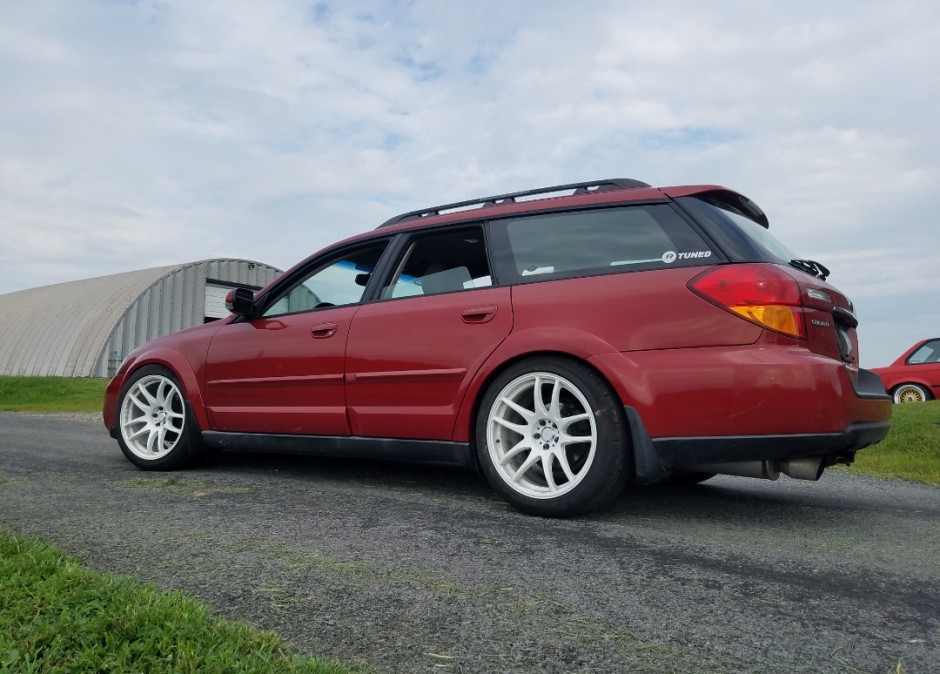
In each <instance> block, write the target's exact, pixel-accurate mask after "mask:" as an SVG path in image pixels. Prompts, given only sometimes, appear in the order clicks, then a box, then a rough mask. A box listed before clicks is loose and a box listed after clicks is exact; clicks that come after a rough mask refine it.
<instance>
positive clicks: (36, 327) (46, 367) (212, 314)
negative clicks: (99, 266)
mask: <svg viewBox="0 0 940 674" xmlns="http://www.w3.org/2000/svg"><path fill="white" fill-rule="evenodd" d="M280 273H281V270H280V269H277V268H275V267H271V266H269V265H266V264H262V263H260V262H252V261H250V260H231V259H214V260H202V261H201V262H191V263H188V264H178V265H172V266H168V267H155V268H153V269H141V270H140V271H131V272H126V273H123V274H113V275H111V276H101V277H98V278H91V279H85V280H82V281H73V282H70V283H59V284H56V285H51V286H45V287H42V288H32V289H30V290H21V291H19V292H15V293H9V294H7V295H0V316H3V321H0V374H8V375H35V376H50V377H52V376H57V377H110V376H113V375H114V373H115V372H116V371H117V368H118V367H119V366H120V364H121V361H123V360H124V358H125V357H126V356H127V354H129V353H130V352H131V351H133V350H134V349H135V348H137V347H138V346H140V345H141V344H144V343H146V342H148V341H150V340H151V339H155V338H157V337H161V336H163V335H167V334H169V333H171V332H176V331H177V330H182V329H183V328H188V327H192V326H194V325H199V324H201V323H207V322H209V321H212V320H215V319H217V318H224V317H225V316H228V314H229V312H228V311H226V309H225V296H226V294H227V293H228V291H229V290H230V289H231V288H233V287H235V286H242V287H247V288H252V289H260V288H262V287H264V286H266V285H267V284H268V283H270V282H271V281H273V280H274V279H275V278H276V277H277V276H278V275H279V274H280Z"/></svg>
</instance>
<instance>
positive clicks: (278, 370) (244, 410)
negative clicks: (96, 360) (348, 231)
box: [205, 240, 387, 435]
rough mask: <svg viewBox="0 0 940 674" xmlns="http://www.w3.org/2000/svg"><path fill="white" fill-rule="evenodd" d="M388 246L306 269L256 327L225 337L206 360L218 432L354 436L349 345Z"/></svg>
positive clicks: (274, 295)
mask: <svg viewBox="0 0 940 674" xmlns="http://www.w3.org/2000/svg"><path fill="white" fill-rule="evenodd" d="M386 246H387V242H386V241H384V240H383V241H380V242H372V243H369V244H366V245H360V246H354V247H352V248H348V249H344V250H341V251H339V252H337V253H333V254H329V255H327V256H325V257H324V258H319V259H316V260H314V261H312V262H311V263H310V264H308V265H305V266H304V267H303V268H301V269H299V270H298V271H297V272H296V273H292V274H290V276H289V277H285V279H284V280H283V281H282V282H281V283H279V284H278V285H277V286H275V287H273V288H272V289H271V291H270V292H269V293H266V296H265V297H262V298H259V300H258V306H257V307H256V311H255V314H254V316H253V317H251V319H250V320H248V319H243V320H236V321H235V322H233V323H230V324H229V325H226V326H224V327H223V328H221V329H220V330H219V332H218V333H217V334H216V335H215V337H214V338H213V340H212V343H211V344H210V346H209V351H208V353H207V355H206V369H205V379H206V386H205V390H206V406H207V409H208V412H209V418H210V420H211V422H212V427H213V430H217V431H233V432H243V433H285V434H300V435H349V431H350V429H349V424H348V422H347V415H346V399H345V387H344V381H343V374H344V360H345V349H346V338H347V335H348V333H349V327H350V325H351V323H352V319H353V316H355V314H356V312H357V311H358V310H359V308H360V305H359V302H360V300H361V298H362V296H363V294H364V291H365V288H366V285H367V283H368V281H369V279H370V278H371V272H372V270H373V269H374V267H375V265H376V264H377V262H378V260H379V258H380V257H381V255H382V252H383V251H384V250H385V248H386Z"/></svg>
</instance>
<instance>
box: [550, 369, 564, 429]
mask: <svg viewBox="0 0 940 674" xmlns="http://www.w3.org/2000/svg"><path fill="white" fill-rule="evenodd" d="M548 414H549V416H550V417H551V418H552V419H555V420H556V421H557V420H560V419H561V418H562V417H561V382H560V381H558V380H557V379H556V380H555V385H554V386H553V387H552V400H551V403H549V407H548Z"/></svg>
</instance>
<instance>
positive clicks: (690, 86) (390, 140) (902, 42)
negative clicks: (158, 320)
mask: <svg viewBox="0 0 940 674" xmlns="http://www.w3.org/2000/svg"><path fill="white" fill-rule="evenodd" d="M614 177H616V178H636V179H639V180H643V181H645V182H647V183H650V184H652V185H657V186H665V185H678V184H718V185H724V186H726V187H729V188H732V189H735V190H737V191H739V192H741V193H743V194H745V195H747V196H748V197H750V198H751V199H752V200H754V201H755V202H757V203H758V204H760V206H761V207H762V208H763V209H764V211H765V212H766V213H767V214H768V216H769V218H770V223H771V231H772V232H773V233H774V234H775V235H776V236H777V238H779V239H780V240H782V241H783V242H784V243H786V244H787V245H788V246H789V247H790V248H791V249H793V250H795V251H797V252H798V253H799V254H800V255H801V256H803V257H807V258H812V259H816V260H819V261H820V262H822V263H823V264H825V265H826V266H827V267H829V268H830V270H831V271H832V275H831V277H830V279H829V280H830V282H831V283H832V284H833V285H835V286H836V287H838V288H839V289H840V290H842V291H843V292H844V293H845V294H846V295H848V296H849V297H850V298H851V299H852V300H853V301H854V303H855V307H856V310H857V313H858V315H859V320H860V326H859V340H860V353H861V361H862V365H864V366H866V367H874V366H881V365H887V364H888V363H889V362H891V361H892V360H894V358H895V357H897V356H898V355H900V354H901V352H902V351H904V350H905V349H906V348H907V347H908V346H910V345H911V344H913V343H914V342H915V341H917V340H920V339H923V338H927V337H937V336H940V301H938V299H937V297H938V292H937V290H938V285H940V284H938V281H940V3H938V2H936V0H895V1H894V2H892V3H884V2H874V1H872V0H832V1H831V2H826V3H819V2H815V1H814V2H809V1H804V0H787V1H785V2H784V1H781V2H776V1H761V0H754V1H752V2H744V1H743V0H741V1H730V0H714V1H712V2H708V3H703V2H698V1H693V0H683V1H670V0H662V1H660V2H656V3H649V2H634V1H632V0H592V2H590V3H583V2H562V1H559V0H540V1H539V2H534V1H528V0H518V1H516V2H512V1H508V2H507V1H506V0H500V1H491V0H475V1H474V2H472V3H470V2H443V1H442V0H438V1H436V2H434V1H430V0H429V1H424V0H414V1H397V2H361V1H357V0H344V1H343V2H335V3H334V2H303V1H300V0H265V1H264V2H257V0H200V1H199V2H192V1H190V0H138V1H131V0H0V294H3V293H8V292H15V291H18V290H22V289H25V288H31V287H36V286H44V285H50V284H53V283H60V282H66V281H71V280H76V279H83V278H89V277H93V276H101V275H105V274H112V273H118V272H124V271H131V270H136V269H143V268H148V267H156V266H162V265H169V264H177V263H183V262H192V261H196V260H202V259H206V258H215V257H232V258H241V259H249V260H257V261H260V262H264V263H267V264H271V265H274V266H276V267H280V268H282V269H286V268H288V267H290V266H292V265H293V264H294V263H296V262H297V261H299V260H300V259H302V258H304V257H306V256H307V255H308V254H310V253H312V252H314V251H316V250H318V249H320V248H322V247H324V246H326V245H328V244H330V243H332V242H334V241H336V240H339V239H341V238H344V237H346V236H349V235H352V234H355V233H358V232H361V231H365V230H368V229H372V228H374V227H375V226H377V225H378V224H380V223H381V222H383V221H385V220H386V219H388V218H389V217H391V216H393V215H395V214H397V213H400V212H403V211H408V210H413V209H418V208H421V207H426V206H431V205H435V204H441V203H446V202H452V201H458V200H463V199H468V198H473V197H480V196H485V195H489V194H498V193H504V192H509V191H515V190H524V189H530V188H535V187H542V186H546V185H554V184H561V183H567V182H579V181H586V180H593V179H600V178H614Z"/></svg>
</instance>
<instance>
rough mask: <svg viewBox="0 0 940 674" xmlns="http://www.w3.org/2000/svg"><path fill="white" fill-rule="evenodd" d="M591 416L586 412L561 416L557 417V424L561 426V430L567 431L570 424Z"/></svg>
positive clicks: (585, 419)
mask: <svg viewBox="0 0 940 674" xmlns="http://www.w3.org/2000/svg"><path fill="white" fill-rule="evenodd" d="M590 418H591V415H590V414H589V413H587V412H584V413H583V414H572V415H571V416H570V417H562V418H560V419H559V426H561V430H562V431H567V430H568V428H569V427H570V426H571V424H576V423H578V422H579V421H587V420H588V419H590Z"/></svg>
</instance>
